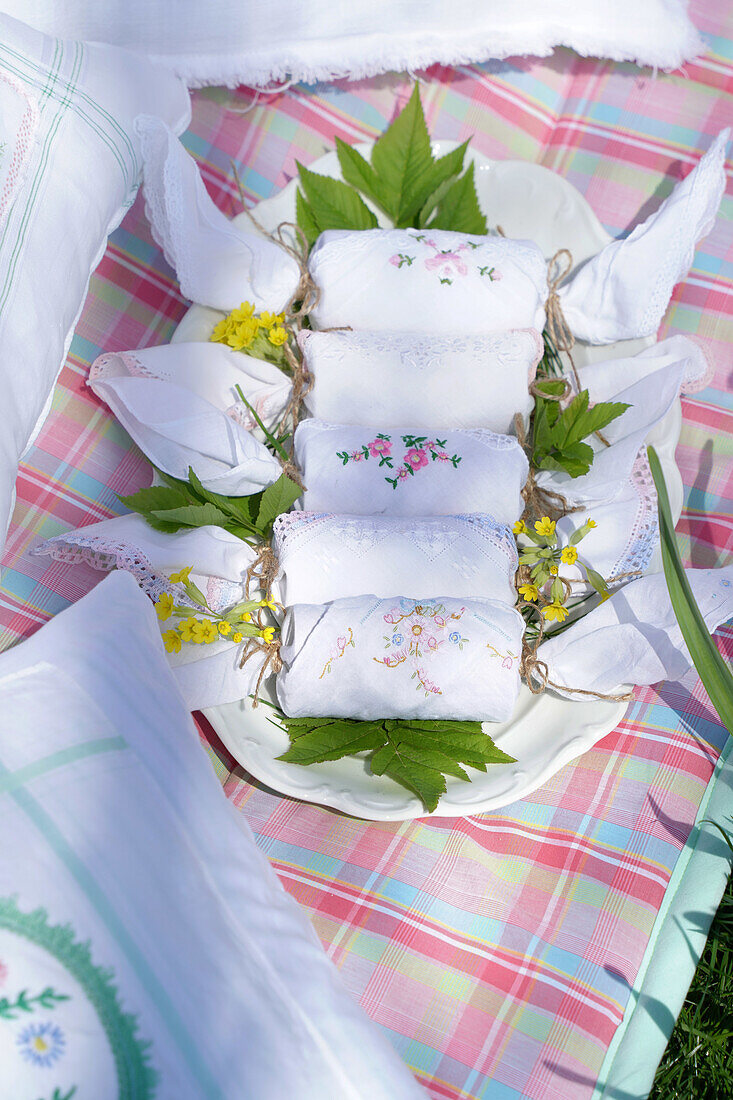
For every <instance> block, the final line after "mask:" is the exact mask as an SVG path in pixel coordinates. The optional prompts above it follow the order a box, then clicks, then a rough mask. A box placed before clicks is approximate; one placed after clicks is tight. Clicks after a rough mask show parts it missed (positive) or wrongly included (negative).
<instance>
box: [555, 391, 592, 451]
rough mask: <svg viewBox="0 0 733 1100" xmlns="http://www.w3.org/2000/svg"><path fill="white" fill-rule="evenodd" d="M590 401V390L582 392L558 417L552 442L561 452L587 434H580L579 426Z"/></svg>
mask: <svg viewBox="0 0 733 1100" xmlns="http://www.w3.org/2000/svg"><path fill="white" fill-rule="evenodd" d="M588 399H589V394H588V390H581V391H580V393H578V394H576V396H575V397H574V398H573V399H572V401H571V402H570V403H569V405H567V406H566V408H564V409H563V411H562V413H561V414H560V416H558V418H557V420H556V422H555V424H554V425H553V428H552V442H553V444H554V445H555V446H556V447H557V449H558V450H559V451H563V450H565V448H566V447H569V446H570V445H571V444H572V443H576V442H577V441H578V440H579V439H582V438H583V434H585V433H581V434H578V432H577V426H578V424H579V423H582V419H583V415H584V413H585V412H586V410H587V408H588Z"/></svg>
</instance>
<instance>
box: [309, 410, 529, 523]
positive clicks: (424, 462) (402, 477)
mask: <svg viewBox="0 0 733 1100" xmlns="http://www.w3.org/2000/svg"><path fill="white" fill-rule="evenodd" d="M295 461H296V464H297V466H298V468H299V470H300V471H301V474H302V477H303V482H304V484H305V486H306V491H305V493H304V494H303V496H302V498H301V501H302V507H303V508H305V509H306V510H308V511H310V512H335V513H342V514H345V515H347V514H348V515H360V516H451V515H455V514H456V513H466V512H489V513H490V514H491V515H492V516H493V517H494V518H495V519H497V520H498V521H499V522H500V523H509V524H511V523H514V521H515V520H517V519H519V517H520V515H521V514H522V509H523V507H524V501H523V500H522V495H521V493H522V488H523V486H524V483H525V482H526V480H527V472H528V463H527V458H526V455H525V453H524V451H523V450H522V448H521V447H520V446H519V443H518V442H517V440H516V438H515V437H514V436H508V435H498V434H497V433H496V432H492V431H489V430H488V429H487V428H476V429H474V430H473V431H433V432H428V433H423V432H421V431H420V430H419V429H418V430H416V431H415V430H412V431H407V430H406V429H404V428H401V429H397V430H390V431H384V430H382V431H375V430H374V429H373V428H369V429H368V428H356V427H347V426H345V425H342V424H327V423H325V421H323V420H315V419H313V418H311V419H308V420H302V421H301V422H300V424H299V425H298V428H297V430H296V432H295Z"/></svg>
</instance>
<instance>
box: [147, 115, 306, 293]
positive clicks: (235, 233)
mask: <svg viewBox="0 0 733 1100" xmlns="http://www.w3.org/2000/svg"><path fill="white" fill-rule="evenodd" d="M136 130H137V134H138V136H139V138H140V144H141V147H142V155H143V194H144V196H145V210H146V213H147V215H148V219H149V221H150V226H151V229H152V232H153V237H154V238H155V240H156V241H157V243H158V244H159V246H160V247H161V248H162V249H163V252H164V254H165V258H166V260H167V261H168V263H169V264H170V265H171V267H173V268H175V271H176V275H177V276H178V281H179V283H180V284H181V290H182V291H183V293H184V294H185V295H186V297H187V298H190V299H191V300H192V301H194V302H199V303H200V304H201V305H205V306H211V307H212V308H213V309H221V310H224V312H225V313H228V312H229V311H230V310H232V309H235V308H236V307H237V306H238V305H240V304H241V303H242V302H244V301H247V302H252V303H253V305H254V306H255V308H256V309H257V311H258V312H259V311H260V310H263V309H266V310H270V311H271V312H273V313H280V312H281V311H282V310H283V309H284V308H285V306H286V305H287V303H288V302H289V301H290V299H291V297H292V295H293V294H294V293H295V290H296V288H297V286H298V282H299V280H300V270H299V268H298V265H297V264H296V262H295V261H294V260H293V258H292V257H291V256H290V255H288V253H287V252H285V251H284V249H282V248H280V247H279V245H277V244H275V243H274V242H273V241H270V240H268V239H267V238H266V237H264V236H262V235H260V234H259V233H256V232H254V231H253V232H247V231H245V230H244V229H241V228H240V227H239V226H238V225H235V224H234V223H233V222H232V221H230V219H229V218H227V217H226V216H225V215H224V214H222V212H221V211H220V210H219V209H218V207H217V206H216V205H215V204H214V202H213V201H212V199H211V198H210V197H209V194H208V192H207V190H206V188H205V187H204V182H203V180H202V179H201V174H200V172H199V170H198V166H197V165H196V162H195V160H194V159H193V157H192V156H191V155H190V154H189V153H188V152H186V150H185V148H184V147H183V145H182V144H181V142H180V141H179V140H178V138H177V137H176V136H175V134H174V133H173V132H172V130H170V129H169V127H168V126H166V125H165V124H164V123H163V122H161V121H160V119H157V118H153V117H152V116H150V115H139V116H138V118H137V121H136Z"/></svg>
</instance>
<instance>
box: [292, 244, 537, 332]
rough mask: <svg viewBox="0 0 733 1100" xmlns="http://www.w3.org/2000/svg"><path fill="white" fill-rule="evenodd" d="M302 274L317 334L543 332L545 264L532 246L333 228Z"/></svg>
mask: <svg viewBox="0 0 733 1100" xmlns="http://www.w3.org/2000/svg"><path fill="white" fill-rule="evenodd" d="M308 269H309V271H310V274H311V278H312V279H313V281H314V282H315V284H316V285H317V286H318V288H319V289H320V298H319V300H318V304H317V305H316V307H315V309H313V310H312V311H311V314H310V318H311V322H312V324H313V327H314V328H321V329H323V328H337V327H340V326H348V327H351V328H353V329H362V330H364V329H367V330H371V331H379V332H423V333H424V332H425V331H429V332H436V333H458V332H460V333H461V334H462V335H463V334H466V335H477V334H480V333H487V332H505V331H506V330H507V329H514V328H535V329H537V331H538V332H542V329H543V328H544V327H545V309H544V306H545V301H546V300H547V264H546V263H545V259H544V257H543V255H542V252H541V250H540V249H539V247H538V246H537V245H536V244H535V243H534V242H533V241H519V240H511V239H509V238H508V237H498V236H497V237H488V236H481V235H475V236H474V235H472V234H467V233H453V232H449V231H447V230H440V229H436V230H426V231H425V232H420V231H419V230H417V229H367V230H361V231H358V232H353V231H349V230H341V229H329V230H328V231H327V232H325V233H322V234H321V236H320V237H319V238H318V240H317V241H316V243H315V246H314V247H313V249H312V250H311V253H310V256H309V258H308Z"/></svg>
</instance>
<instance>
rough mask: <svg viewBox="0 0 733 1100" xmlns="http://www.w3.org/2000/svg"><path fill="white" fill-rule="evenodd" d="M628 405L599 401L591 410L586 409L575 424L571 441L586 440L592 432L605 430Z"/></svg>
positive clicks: (619, 402) (618, 402)
mask: <svg viewBox="0 0 733 1100" xmlns="http://www.w3.org/2000/svg"><path fill="white" fill-rule="evenodd" d="M630 407H631V406H630V405H627V404H626V403H625V402H623V401H599V403H598V404H597V405H594V406H593V408H592V409H587V410H586V411H585V413H584V414H583V416H582V417H581V418H580V421H579V422H576V424H575V429H574V432H573V435H572V436H571V441H574V440H576V439H586V438H587V437H588V436H589V435H593V433H594V432H599V431H601V430H602V429H603V428H605V427H606V426H607V425H608V424H610V423H611V421H612V420H617V419H618V417H619V416H622V415H623V414H624V413H625V412H626V410H627V409H628V408H630Z"/></svg>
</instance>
